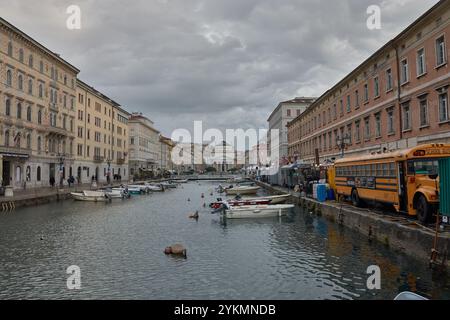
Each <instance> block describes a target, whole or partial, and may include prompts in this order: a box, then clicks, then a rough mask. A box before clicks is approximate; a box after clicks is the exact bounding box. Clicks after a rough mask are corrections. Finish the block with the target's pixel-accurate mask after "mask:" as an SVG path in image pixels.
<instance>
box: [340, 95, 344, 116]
mask: <svg viewBox="0 0 450 320" xmlns="http://www.w3.org/2000/svg"><path fill="white" fill-rule="evenodd" d="M339 105H340V111H341V116H343V115H344V101H343V100H342V99H341V101H340V102H339Z"/></svg>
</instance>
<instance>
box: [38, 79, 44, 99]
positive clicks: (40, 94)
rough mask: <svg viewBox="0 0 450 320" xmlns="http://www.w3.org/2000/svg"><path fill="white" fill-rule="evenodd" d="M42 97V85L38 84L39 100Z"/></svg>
mask: <svg viewBox="0 0 450 320" xmlns="http://www.w3.org/2000/svg"><path fill="white" fill-rule="evenodd" d="M43 97H44V87H43V86H42V83H40V84H39V98H43Z"/></svg>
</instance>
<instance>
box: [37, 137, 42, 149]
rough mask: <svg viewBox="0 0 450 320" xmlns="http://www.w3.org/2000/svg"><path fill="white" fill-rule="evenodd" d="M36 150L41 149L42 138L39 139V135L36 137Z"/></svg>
mask: <svg viewBox="0 0 450 320" xmlns="http://www.w3.org/2000/svg"><path fill="white" fill-rule="evenodd" d="M37 150H38V151H39V152H40V151H41V150H42V139H41V137H38V138H37Z"/></svg>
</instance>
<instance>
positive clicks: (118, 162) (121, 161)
mask: <svg viewBox="0 0 450 320" xmlns="http://www.w3.org/2000/svg"><path fill="white" fill-rule="evenodd" d="M124 163H125V158H117V164H118V165H122V164H124Z"/></svg>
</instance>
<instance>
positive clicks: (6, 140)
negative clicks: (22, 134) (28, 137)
mask: <svg viewBox="0 0 450 320" xmlns="http://www.w3.org/2000/svg"><path fill="white" fill-rule="evenodd" d="M5 147H9V131H8V130H6V131H5Z"/></svg>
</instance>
